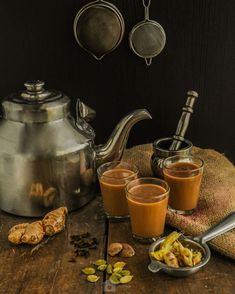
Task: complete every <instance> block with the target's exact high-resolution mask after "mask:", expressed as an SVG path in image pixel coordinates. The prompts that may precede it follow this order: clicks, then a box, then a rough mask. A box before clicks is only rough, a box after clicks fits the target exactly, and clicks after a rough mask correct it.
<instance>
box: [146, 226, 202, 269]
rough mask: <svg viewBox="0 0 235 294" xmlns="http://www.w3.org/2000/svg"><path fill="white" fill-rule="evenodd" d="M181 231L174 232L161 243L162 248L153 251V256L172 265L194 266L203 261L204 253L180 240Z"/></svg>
mask: <svg viewBox="0 0 235 294" xmlns="http://www.w3.org/2000/svg"><path fill="white" fill-rule="evenodd" d="M180 236H181V233H178V232H175V231H174V232H172V233H171V234H169V235H168V236H167V237H166V239H165V240H164V241H163V242H162V243H161V244H160V249H159V250H157V251H154V252H151V256H152V257H154V258H155V259H156V260H158V261H161V262H163V263H165V264H167V265H168V266H171V267H175V268H177V267H184V266H189V267H191V266H194V265H196V264H198V263H199V262H201V260H202V253H201V252H200V251H197V250H193V249H190V248H188V247H186V246H183V245H182V243H181V242H180V241H179V240H178V239H179V237H180Z"/></svg>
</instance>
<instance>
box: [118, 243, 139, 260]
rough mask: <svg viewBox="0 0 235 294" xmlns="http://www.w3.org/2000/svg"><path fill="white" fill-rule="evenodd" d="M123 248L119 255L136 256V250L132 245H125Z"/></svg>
mask: <svg viewBox="0 0 235 294" xmlns="http://www.w3.org/2000/svg"><path fill="white" fill-rule="evenodd" d="M122 246H123V248H122V250H121V252H120V253H119V256H121V257H132V256H134V255H135V250H134V248H133V247H132V246H131V245H130V244H127V243H123V244H122Z"/></svg>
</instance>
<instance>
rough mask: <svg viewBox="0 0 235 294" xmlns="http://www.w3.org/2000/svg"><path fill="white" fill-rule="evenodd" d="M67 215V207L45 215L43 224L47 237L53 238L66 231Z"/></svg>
mask: <svg viewBox="0 0 235 294" xmlns="http://www.w3.org/2000/svg"><path fill="white" fill-rule="evenodd" d="M67 213H68V209H67V208H66V207H60V208H58V209H56V210H53V211H51V212H49V213H48V214H46V215H45V217H44V219H43V220H42V222H43V228H44V231H45V233H46V235H48V236H52V235H54V234H56V233H59V232H60V231H62V230H63V229H64V226H65V216H66V214H67Z"/></svg>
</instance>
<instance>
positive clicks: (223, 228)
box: [148, 212, 235, 277]
mask: <svg viewBox="0 0 235 294" xmlns="http://www.w3.org/2000/svg"><path fill="white" fill-rule="evenodd" d="M233 228H235V212H232V213H231V214H229V215H228V216H226V217H225V218H224V219H223V220H222V221H220V222H219V223H218V224H217V225H215V226H214V227H212V228H210V229H209V230H207V231H206V232H205V233H203V234H201V235H199V236H196V237H188V236H187V237H184V236H183V240H182V243H183V244H184V245H185V244H188V246H189V248H192V249H194V250H200V251H201V252H202V256H203V259H202V261H201V262H200V263H199V264H197V265H195V266H192V267H179V268H174V267H170V266H168V265H166V264H164V263H162V262H160V261H157V260H156V259H154V258H153V257H152V256H151V254H150V253H151V252H153V251H156V250H158V248H159V245H160V244H161V243H162V242H163V241H164V240H165V238H166V237H163V238H160V239H159V240H157V241H156V242H154V243H152V244H151V246H150V248H149V256H150V259H151V263H150V264H149V266H148V269H149V270H150V271H151V272H153V273H156V272H158V271H160V270H162V271H163V272H165V273H167V274H169V275H172V276H175V277H186V276H189V275H191V274H194V273H196V272H197V271H199V270H200V269H201V268H202V267H203V266H204V265H206V264H207V262H208V261H209V260H210V257H211V251H210V249H209V247H208V245H207V244H206V242H208V241H210V240H212V239H214V238H215V237H217V236H219V235H221V234H223V233H225V232H227V231H230V230H232V229H233Z"/></svg>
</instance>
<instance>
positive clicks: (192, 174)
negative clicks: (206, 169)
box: [163, 156, 204, 215]
mask: <svg viewBox="0 0 235 294" xmlns="http://www.w3.org/2000/svg"><path fill="white" fill-rule="evenodd" d="M203 166H204V162H203V160H201V159H200V158H197V157H193V156H172V157H168V158H166V159H165V160H164V162H163V174H164V179H165V181H167V182H168V184H169V186H170V189H171V191H170V197H169V205H168V209H169V210H171V211H173V212H176V213H178V214H184V215H190V214H192V213H193V212H194V211H195V209H196V207H197V203H198V199H199V193H200V185H201V179H202V173H203Z"/></svg>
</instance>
